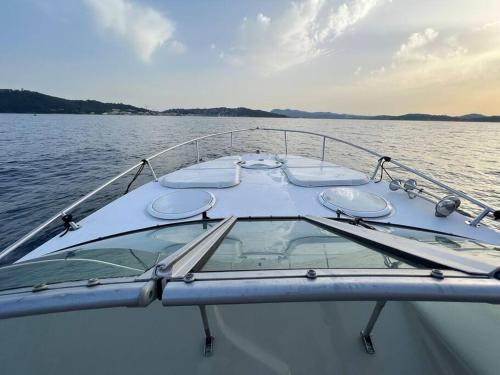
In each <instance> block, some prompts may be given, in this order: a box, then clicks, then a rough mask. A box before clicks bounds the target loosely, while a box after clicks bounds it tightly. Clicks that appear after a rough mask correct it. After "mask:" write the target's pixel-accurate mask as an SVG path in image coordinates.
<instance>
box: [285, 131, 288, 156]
mask: <svg viewBox="0 0 500 375" xmlns="http://www.w3.org/2000/svg"><path fill="white" fill-rule="evenodd" d="M285 155H288V143H287V140H286V130H285Z"/></svg>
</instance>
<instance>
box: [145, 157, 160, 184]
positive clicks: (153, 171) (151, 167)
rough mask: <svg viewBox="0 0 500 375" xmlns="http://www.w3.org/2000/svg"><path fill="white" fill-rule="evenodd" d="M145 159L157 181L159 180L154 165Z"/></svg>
mask: <svg viewBox="0 0 500 375" xmlns="http://www.w3.org/2000/svg"><path fill="white" fill-rule="evenodd" d="M144 160H145V162H146V164H147V165H148V167H149V169H150V170H151V174H152V175H153V178H154V179H155V182H158V176H157V175H156V173H155V170H154V169H153V166H152V165H151V163H150V162H149V160H148V159H144Z"/></svg>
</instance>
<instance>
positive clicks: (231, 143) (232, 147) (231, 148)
mask: <svg viewBox="0 0 500 375" xmlns="http://www.w3.org/2000/svg"><path fill="white" fill-rule="evenodd" d="M229 134H231V146H230V147H231V149H232V148H233V132H231V133H229Z"/></svg>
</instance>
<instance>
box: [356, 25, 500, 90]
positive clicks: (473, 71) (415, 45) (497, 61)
mask: <svg viewBox="0 0 500 375" xmlns="http://www.w3.org/2000/svg"><path fill="white" fill-rule="evenodd" d="M489 29H490V28H484V29H482V32H483V35H481V38H479V39H477V36H476V38H471V35H472V33H477V32H478V29H475V30H473V31H470V32H468V33H467V32H466V33H464V34H462V35H453V34H452V35H442V34H441V33H440V32H438V31H436V30H434V29H432V28H427V29H425V30H423V31H420V32H415V33H413V34H411V35H410V36H409V37H408V38H407V39H406V40H405V41H404V42H403V43H402V44H401V45H400V47H399V48H398V49H397V50H396V51H395V52H394V54H393V55H392V59H391V61H390V63H389V64H386V65H385V66H382V67H380V68H378V69H374V70H372V71H371V74H370V75H366V76H364V77H360V78H359V79H360V81H359V82H358V88H360V89H362V90H365V91H366V90H367V89H375V88H384V87H385V88H390V90H392V91H398V90H399V91H402V92H405V91H406V92H407V91H408V90H412V89H416V88H424V87H445V86H453V87H458V86H459V85H460V86H461V87H469V86H470V87H473V86H474V87H476V86H481V85H482V86H483V87H485V85H486V86H489V85H491V82H493V81H495V80H498V79H500V49H498V48H497V49H492V48H491V46H492V45H495V44H494V43H493V41H495V40H497V41H498V39H499V36H498V35H497V34H496V33H495V34H494V33H491V34H488V32H489ZM478 40H479V41H480V42H479V44H478ZM485 40H486V41H488V43H485V44H480V43H481V42H483V41H485Z"/></svg>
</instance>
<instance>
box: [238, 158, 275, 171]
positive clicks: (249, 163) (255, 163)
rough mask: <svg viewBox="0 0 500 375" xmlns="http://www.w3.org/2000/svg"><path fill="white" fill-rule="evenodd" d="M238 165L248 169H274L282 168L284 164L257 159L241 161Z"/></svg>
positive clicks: (271, 160)
mask: <svg viewBox="0 0 500 375" xmlns="http://www.w3.org/2000/svg"><path fill="white" fill-rule="evenodd" d="M238 164H239V165H240V166H241V168H246V169H273V168H279V167H281V165H282V164H283V163H281V162H280V161H278V160H273V159H255V160H245V161H240V162H239V163H238Z"/></svg>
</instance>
